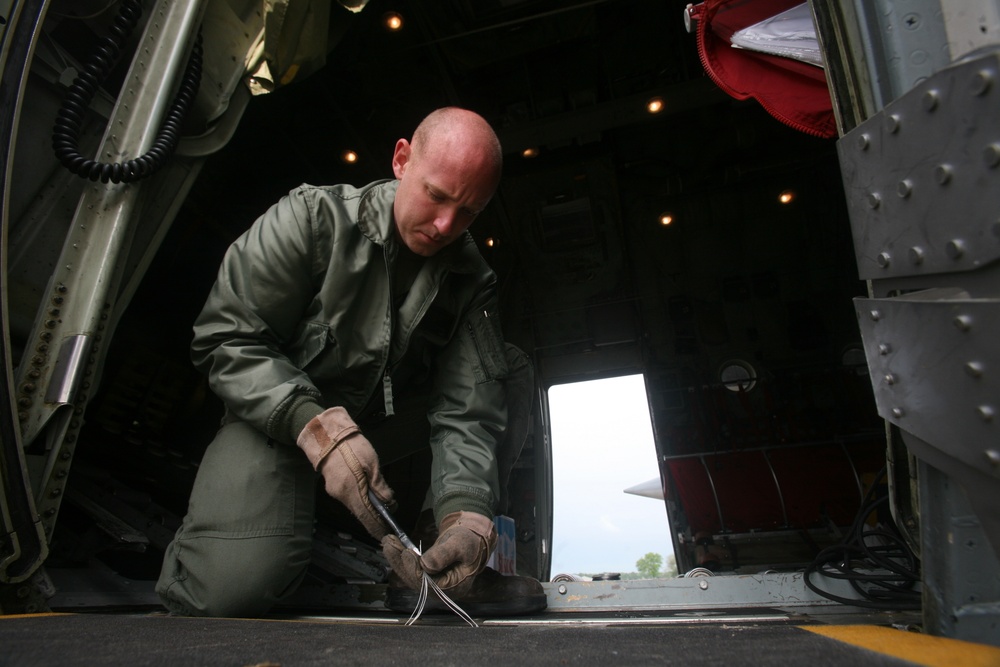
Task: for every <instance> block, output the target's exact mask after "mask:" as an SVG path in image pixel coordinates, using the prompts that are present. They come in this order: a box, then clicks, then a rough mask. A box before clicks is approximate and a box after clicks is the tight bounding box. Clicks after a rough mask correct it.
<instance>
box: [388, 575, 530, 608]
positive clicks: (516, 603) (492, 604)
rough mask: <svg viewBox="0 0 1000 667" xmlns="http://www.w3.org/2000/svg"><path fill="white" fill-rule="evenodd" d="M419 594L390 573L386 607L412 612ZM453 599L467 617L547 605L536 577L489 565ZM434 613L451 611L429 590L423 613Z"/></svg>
mask: <svg viewBox="0 0 1000 667" xmlns="http://www.w3.org/2000/svg"><path fill="white" fill-rule="evenodd" d="M446 592H447V591H446ZM418 596H419V593H418V591H415V590H413V589H412V588H407V587H406V585H405V584H404V583H403V582H402V580H400V579H399V578H397V577H396V576H395V575H390V576H389V590H388V592H387V594H386V600H385V606H386V607H388V608H389V609H391V610H393V611H396V612H400V613H403V614H412V613H413V609H414V608H415V607H416V606H417V598H418ZM452 599H453V600H454V601H455V602H457V603H458V605H459V606H460V607H462V609H464V610H465V612H466V613H467V614H469V615H470V616H519V615H522V614H531V613H534V612H538V611H541V610H543V609H545V607H547V606H548V602H547V599H546V596H545V590H544V589H543V588H542V585H541V584H540V583H538V581H537V580H535V579H532V578H530V577H521V576H513V575H510V576H507V575H502V574H500V573H499V572H497V571H496V570H494V569H492V568H486V569H485V570H483V571H482V572H480V573H479V574H477V575H476V578H475V580H474V581H473V582H472V590H470V591H469V592H468V593H467V594H465V595H463V596H462V597H453V598H452ZM434 612H448V613H452V612H451V610H450V609H448V607H447V606H446V605H445V604H444V603H443V602H442V601H441V600H440V599H439V598H438V597H437V596H436V595H435V594H434V593H433V592H430V593H428V594H427V604H426V605H425V606H424V613H434Z"/></svg>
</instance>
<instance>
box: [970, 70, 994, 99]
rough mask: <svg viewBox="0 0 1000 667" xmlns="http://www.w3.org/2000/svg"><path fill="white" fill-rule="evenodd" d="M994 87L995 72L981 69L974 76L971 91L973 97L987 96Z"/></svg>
mask: <svg viewBox="0 0 1000 667" xmlns="http://www.w3.org/2000/svg"><path fill="white" fill-rule="evenodd" d="M992 86H993V72H991V71H990V70H988V69H981V70H979V71H978V72H976V73H975V74H974V75H973V76H972V84H971V86H970V87H969V89H970V90H971V91H972V94H973V95H977V96H978V95H985V94H986V93H987V92H989V90H990V88H991V87H992Z"/></svg>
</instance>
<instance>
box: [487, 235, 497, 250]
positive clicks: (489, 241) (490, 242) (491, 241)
mask: <svg viewBox="0 0 1000 667" xmlns="http://www.w3.org/2000/svg"><path fill="white" fill-rule="evenodd" d="M499 244H500V242H499V241H497V240H496V239H495V238H493V237H492V236H491V237H489V238H488V239H486V247H487V248H495V247H497V246H498V245H499Z"/></svg>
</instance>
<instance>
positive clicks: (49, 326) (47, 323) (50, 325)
mask: <svg viewBox="0 0 1000 667" xmlns="http://www.w3.org/2000/svg"><path fill="white" fill-rule="evenodd" d="M45 328H46V329H55V328H56V321H55V320H45Z"/></svg>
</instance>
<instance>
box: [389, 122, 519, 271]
mask: <svg viewBox="0 0 1000 667" xmlns="http://www.w3.org/2000/svg"><path fill="white" fill-rule="evenodd" d="M502 167H503V155H502V152H501V150H500V141H499V140H498V139H497V135H496V133H494V132H493V129H492V128H491V127H490V125H489V123H487V122H486V120H484V119H483V117H482V116H480V115H479V114H476V113H474V112H472V111H468V110H466V109H459V108H457V107H446V108H443V109H438V110H437V111H434V112H433V113H431V114H430V115H428V116H427V117H426V118H425V119H424V120H423V121H422V122H421V123H420V125H419V126H417V129H416V130H415V131H414V133H413V138H412V139H411V140H409V141H407V140H406V139H400V140H399V141H397V142H396V150H395V152H394V153H393V156H392V170H393V174H395V176H396V178H397V179H399V185H398V187H397V189H396V199H395V201H394V203H393V215H394V217H395V219H396V229H397V231H398V232H399V236H400V238H401V239H402V240H403V242H404V243H405V244H406V246H407V247H408V248H409V249H410V250H412V251H413V252H415V253H417V254H418V255H424V256H430V255H433V254H435V253H437V252H438V251H439V250H441V248H443V247H445V246H446V245H448V244H449V243H452V242H453V241H455V239H457V238H459V237H460V236H461V235H462V234H463V233H464V232H465V230H466V229H468V228H469V225H471V224H472V222H473V220H475V219H476V216H478V215H479V213H481V212H482V210H483V209H484V208H486V205H487V204H488V203H489V201H490V199H492V198H493V194H494V193H495V192H496V189H497V186H498V185H499V184H500V172H501V169H502Z"/></svg>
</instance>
